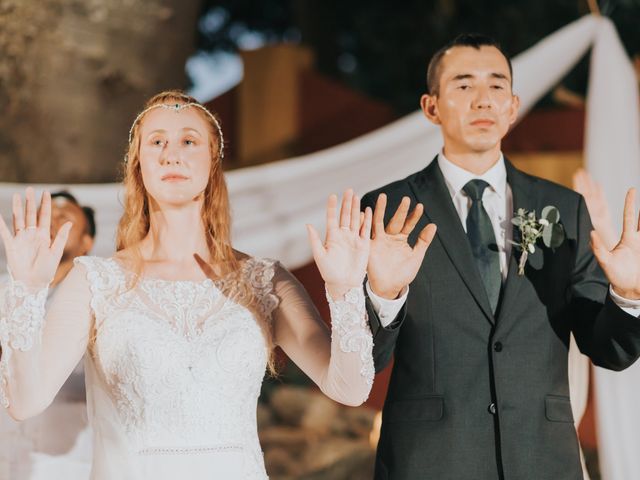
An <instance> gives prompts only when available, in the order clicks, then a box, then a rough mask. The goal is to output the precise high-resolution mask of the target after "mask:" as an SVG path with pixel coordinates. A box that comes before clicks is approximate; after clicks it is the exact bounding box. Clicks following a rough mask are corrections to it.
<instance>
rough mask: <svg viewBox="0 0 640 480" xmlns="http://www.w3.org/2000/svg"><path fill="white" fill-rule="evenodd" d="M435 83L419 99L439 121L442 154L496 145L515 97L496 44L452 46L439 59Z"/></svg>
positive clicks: (508, 121) (430, 116) (431, 117)
mask: <svg viewBox="0 0 640 480" xmlns="http://www.w3.org/2000/svg"><path fill="white" fill-rule="evenodd" d="M438 73H439V75H438V78H439V84H438V86H437V87H436V88H435V92H432V94H431V95H424V96H423V97H422V99H421V105H422V109H423V111H424V113H425V116H426V117H427V118H428V119H429V120H431V121H432V122H433V123H435V124H437V125H440V126H441V128H442V133H443V136H444V141H445V154H447V153H451V154H457V155H464V154H469V153H485V152H488V151H491V150H499V149H500V142H501V140H502V138H503V137H504V136H505V135H506V133H507V131H508V130H509V127H510V126H511V124H513V122H515V120H516V117H517V113H518V107H519V100H518V97H517V96H515V95H514V94H513V92H512V90H511V73H510V72H509V65H508V63H507V59H506V58H505V57H504V55H502V53H501V52H500V51H499V50H498V49H497V48H495V47H492V46H482V47H480V48H479V49H476V48H473V47H466V46H461V47H453V48H451V49H449V50H448V51H447V52H446V53H445V54H444V57H443V58H442V61H441V63H440V67H439V72H438Z"/></svg>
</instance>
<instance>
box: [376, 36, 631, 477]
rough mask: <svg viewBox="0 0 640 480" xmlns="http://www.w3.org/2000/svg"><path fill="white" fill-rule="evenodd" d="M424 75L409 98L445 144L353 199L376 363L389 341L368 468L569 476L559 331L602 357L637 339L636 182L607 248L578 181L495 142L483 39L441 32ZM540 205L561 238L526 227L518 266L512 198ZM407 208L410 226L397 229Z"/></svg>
mask: <svg viewBox="0 0 640 480" xmlns="http://www.w3.org/2000/svg"><path fill="white" fill-rule="evenodd" d="M427 88H428V93H427V94H425V95H423V96H422V98H421V102H420V103H421V106H422V110H423V112H424V115H425V116H426V117H427V119H429V120H430V121H431V122H432V123H434V124H436V125H439V126H440V128H441V131H442V135H443V137H444V148H443V150H442V151H441V152H440V153H439V154H438V155H437V156H436V158H435V159H434V160H433V161H432V162H431V163H430V164H429V165H428V166H427V167H426V168H425V169H424V170H422V171H420V172H417V173H415V174H413V175H411V176H409V177H407V178H406V179H404V180H400V181H397V182H394V183H391V184H389V185H386V186H384V187H382V188H380V189H378V190H376V191H374V192H370V193H369V194H367V195H366V196H365V197H364V198H363V205H364V206H363V208H364V207H365V206H371V207H374V206H375V211H374V232H373V235H374V239H373V242H372V247H371V248H372V250H371V255H370V260H369V267H368V283H367V285H366V288H367V292H368V297H369V300H368V310H369V321H370V323H371V328H372V331H373V334H374V345H375V346H374V357H375V363H376V369H377V370H378V371H379V370H382V369H383V368H385V367H386V366H387V365H388V364H389V362H390V360H391V358H392V356H393V357H394V365H393V372H392V375H391V382H390V385H389V391H388V394H387V399H386V402H385V406H384V411H383V422H382V431H381V435H380V442H379V445H378V453H377V459H376V473H375V478H376V480H386V479H389V480H448V479H450V480H485V479H486V480H495V479H507V480H529V479H531V480H576V479H582V469H581V466H580V458H579V454H578V442H577V438H576V431H575V428H574V425H573V418H572V413H571V405H570V403H569V386H568V382H567V352H568V348H569V334H570V332H573V334H574V335H575V338H576V340H577V343H578V345H579V347H580V350H582V352H583V353H585V354H587V355H589V357H591V359H592V361H593V362H594V363H595V364H596V365H599V366H602V367H605V368H609V369H612V370H622V369H624V368H626V367H628V366H629V365H631V364H632V363H633V362H634V361H635V360H636V359H637V357H638V356H639V355H640V319H639V318H637V317H638V314H639V313H640V308H639V307H638V305H640V302H639V301H638V299H640V232H638V226H637V223H636V222H637V219H636V218H634V217H635V214H634V205H633V203H634V192H633V191H632V192H630V193H629V194H628V195H627V202H626V204H625V222H624V223H625V225H624V233H623V235H622V239H621V240H620V243H618V245H617V246H616V247H615V248H614V249H613V250H612V251H608V250H607V249H605V247H604V246H603V245H602V243H601V241H600V240H599V237H598V236H597V234H595V233H594V232H593V233H592V232H591V230H592V227H591V222H590V219H589V214H588V212H587V208H586V206H585V203H584V200H583V198H582V197H581V196H580V195H578V194H576V193H574V192H572V191H570V190H568V189H566V188H563V187H561V186H559V185H556V184H554V183H551V182H548V181H546V180H542V179H540V178H536V177H532V176H530V175H527V174H525V173H523V172H520V171H519V170H517V169H516V168H514V167H513V165H511V163H509V161H508V160H507V159H506V158H504V156H503V154H502V152H501V148H500V144H501V140H502V138H503V137H504V136H505V135H506V133H507V131H508V129H509V127H510V126H511V125H512V124H513V123H514V121H515V120H516V115H517V112H518V106H519V100H518V97H517V96H515V95H514V94H513V92H512V69H511V64H510V62H509V60H508V59H507V58H506V56H505V55H504V53H503V52H502V51H501V49H500V47H499V45H498V44H497V43H496V42H495V41H493V40H492V39H490V38H488V37H484V36H480V35H462V36H460V37H458V38H456V39H455V40H454V41H453V42H451V43H450V44H449V45H447V46H445V47H444V48H442V49H441V50H440V51H439V52H437V53H436V54H435V55H434V57H433V58H432V60H431V62H430V64H429V67H428V72H427ZM387 203H388V206H389V207H390V208H388V209H387V210H388V211H391V212H396V213H395V214H394V215H393V217H392V218H389V217H390V216H391V215H385V213H384V212H385V207H386V206H387ZM410 204H412V205H416V204H417V208H416V209H414V211H413V213H412V214H408V212H409V208H410ZM421 204H422V205H424V211H422V205H421ZM547 205H551V206H554V207H556V208H557V209H558V210H559V212H560V223H561V224H562V226H563V227H564V232H565V239H564V241H563V242H562V243H561V244H560V245H559V246H557V247H556V248H554V249H550V248H546V247H544V246H543V245H542V242H541V241H539V242H538V243H537V244H536V246H535V253H533V254H529V256H528V259H527V261H526V265H525V268H524V274H523V275H519V273H518V261H519V259H520V256H521V255H522V252H521V251H519V250H518V249H517V248H515V247H514V246H513V244H512V243H511V241H512V240H513V241H515V242H516V243H519V241H520V238H519V232H518V229H517V228H516V227H514V226H513V224H512V223H511V219H512V217H513V212H514V211H516V210H518V209H525V210H527V211H530V212H535V213H536V216H537V217H538V218H539V217H540V213H541V211H542V209H543V208H544V207H545V206H547ZM383 222H384V223H383ZM415 222H417V223H418V227H419V228H417V229H415V232H420V233H419V234H417V235H413V234H412V235H410V236H408V237H407V232H410V231H411V230H412V229H411V228H409V227H411V226H412V225H411V224H414V223H415ZM385 225H386V226H385ZM436 226H437V233H435V227H436ZM434 233H435V237H433V235H434ZM590 238H591V239H592V242H593V245H592V246H591V245H590ZM432 239H433V241H431V240H432ZM427 247H428V252H427V254H426V256H424V259H423V255H424V251H425V250H426V249H427ZM594 253H595V256H594ZM409 284H410V285H409Z"/></svg>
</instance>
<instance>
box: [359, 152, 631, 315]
mask: <svg viewBox="0 0 640 480" xmlns="http://www.w3.org/2000/svg"><path fill="white" fill-rule="evenodd" d="M437 162H438V167H440V170H441V171H442V176H443V177H444V181H445V184H446V186H447V189H448V190H449V195H451V200H452V201H453V206H454V207H455V209H456V212H458V216H459V217H460V222H461V223H462V227H463V228H464V230H465V232H466V231H467V215H468V214H469V208H470V207H471V198H469V196H468V195H467V194H466V193H465V192H464V190H462V189H463V187H464V186H465V185H466V184H467V183H468V182H469V181H471V180H474V179H480V180H484V181H485V182H487V183H488V184H489V186H488V187H487V188H486V189H485V190H484V192H483V194H482V204H483V205H484V208H485V210H486V211H487V214H488V215H489V218H490V220H491V225H492V226H493V233H494V234H495V237H496V243H497V245H498V250H499V255H500V273H501V274H502V282H503V283H504V281H505V280H506V278H507V273H508V272H509V258H510V256H511V243H510V241H511V240H512V238H513V227H512V224H511V219H512V218H513V194H512V192H511V187H510V186H509V184H508V183H507V169H506V167H505V163H504V156H503V155H502V153H501V154H500V158H499V159H498V161H497V162H496V164H495V165H494V166H493V167H491V168H490V169H489V170H487V171H486V172H484V173H483V174H482V175H476V174H474V173H472V172H469V171H468V170H465V169H464V168H462V167H459V166H457V165H455V164H453V163H451V162H450V161H449V160H447V158H446V157H445V156H444V154H443V153H440V154H439V155H438V159H437ZM427 208H428V205H425V209H427ZM366 289H367V294H368V295H369V298H370V299H371V303H372V305H373V308H374V310H375V311H376V313H377V314H378V316H379V318H380V323H381V324H382V326H383V327H387V326H388V325H389V324H390V323H391V322H393V320H394V318H396V316H397V315H398V312H400V310H401V309H402V306H403V305H404V303H405V301H406V300H407V296H408V294H409V287H406V288H405V289H403V291H402V292H401V294H400V296H399V297H398V298H397V299H395V300H388V299H386V298H382V297H380V296H378V295H376V294H375V293H373V291H372V290H371V287H370V286H369V282H367V284H366ZM609 293H610V295H611V298H612V299H613V301H614V302H615V303H616V304H617V305H618V306H619V307H620V308H622V309H623V310H624V311H626V312H627V313H629V314H631V315H634V316H636V317H637V316H638V315H640V300H629V299H626V298H623V297H621V296H620V295H617V294H616V293H615V292H614V291H613V289H612V288H611V287H610V288H609Z"/></svg>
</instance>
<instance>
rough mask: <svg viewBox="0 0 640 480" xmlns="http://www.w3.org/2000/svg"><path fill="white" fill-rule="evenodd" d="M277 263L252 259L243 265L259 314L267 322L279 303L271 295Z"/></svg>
mask: <svg viewBox="0 0 640 480" xmlns="http://www.w3.org/2000/svg"><path fill="white" fill-rule="evenodd" d="M277 263H278V262H277V261H275V260H271V259H264V260H256V259H254V258H251V259H249V260H247V261H246V262H245V263H244V272H245V276H246V277H247V279H248V281H249V285H250V286H251V287H252V289H253V291H254V292H255V295H256V296H257V300H258V306H259V309H260V314H261V315H262V316H263V318H265V319H266V320H267V321H268V320H269V319H270V318H271V314H272V313H273V311H274V310H275V309H276V308H277V307H278V304H279V302H280V300H279V299H278V297H277V296H276V295H275V294H274V293H273V276H274V275H275V271H276V264H277Z"/></svg>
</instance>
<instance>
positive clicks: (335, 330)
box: [326, 287, 375, 387]
mask: <svg viewBox="0 0 640 480" xmlns="http://www.w3.org/2000/svg"><path fill="white" fill-rule="evenodd" d="M326 295H327V301H328V302H329V309H330V311H331V341H332V342H335V341H338V342H339V345H340V350H342V351H343V352H344V353H350V352H354V353H358V354H359V355H360V361H361V362H362V368H361V369H360V374H361V375H362V376H363V378H364V379H365V381H366V382H367V385H368V386H369V387H371V385H373V377H374V375H375V369H374V366H373V353H372V351H373V336H372V335H371V330H370V329H369V321H368V316H367V310H366V307H365V296H364V290H363V289H362V288H360V287H357V288H352V289H351V290H349V291H348V292H347V293H346V294H345V296H344V300H337V301H336V300H333V298H331V295H329V293H328V292H327V293H326Z"/></svg>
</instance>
